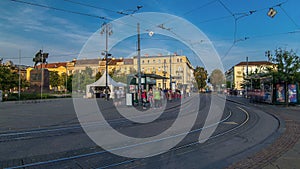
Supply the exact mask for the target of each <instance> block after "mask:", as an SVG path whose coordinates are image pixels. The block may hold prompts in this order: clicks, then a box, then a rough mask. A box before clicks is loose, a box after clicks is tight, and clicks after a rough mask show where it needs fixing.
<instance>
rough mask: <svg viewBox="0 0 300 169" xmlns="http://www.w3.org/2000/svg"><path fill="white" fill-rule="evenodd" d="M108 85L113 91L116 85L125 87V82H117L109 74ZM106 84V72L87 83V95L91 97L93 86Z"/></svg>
mask: <svg viewBox="0 0 300 169" xmlns="http://www.w3.org/2000/svg"><path fill="white" fill-rule="evenodd" d="M107 85H108V87H109V88H110V90H111V91H113V90H114V87H125V86H126V84H125V83H121V82H116V81H114V79H112V78H111V77H110V76H109V75H107ZM105 86H106V72H104V73H103V75H102V76H101V77H100V78H99V79H98V80H97V81H96V82H94V83H92V84H88V85H86V97H87V98H91V97H92V93H91V92H90V91H91V90H90V89H91V87H105Z"/></svg>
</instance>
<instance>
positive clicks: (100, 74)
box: [96, 72, 102, 81]
mask: <svg viewBox="0 0 300 169" xmlns="http://www.w3.org/2000/svg"><path fill="white" fill-rule="evenodd" d="M101 76H102V73H101V72H97V73H96V81H97V80H98V79H100V77H101Z"/></svg>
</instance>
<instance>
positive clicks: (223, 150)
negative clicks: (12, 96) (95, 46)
mask: <svg viewBox="0 0 300 169" xmlns="http://www.w3.org/2000/svg"><path fill="white" fill-rule="evenodd" d="M196 98H198V99H199V100H198V99H196ZM212 99H216V100H213V101H214V102H219V101H220V103H221V102H222V99H223V98H221V97H219V96H215V95H214V97H213V98H212V96H211V95H209V94H203V95H200V96H193V97H189V98H185V99H183V100H177V101H172V102H168V103H167V104H165V109H163V108H161V109H148V110H142V109H141V107H138V108H136V112H137V113H139V114H134V113H133V114H131V113H132V112H133V111H132V109H128V107H127V106H124V105H122V106H117V108H116V107H115V106H113V105H114V103H113V102H112V101H109V102H107V101H103V100H96V103H97V105H98V107H99V109H100V110H102V111H101V112H102V114H103V116H104V118H105V121H106V122H108V124H109V125H110V127H112V128H113V129H114V130H116V131H118V132H119V133H121V134H123V135H126V136H130V137H134V138H140V139H144V138H149V137H153V138H155V137H156V136H157V135H159V134H160V133H162V132H166V131H168V129H169V128H171V127H172V125H173V124H174V123H176V122H177V120H178V119H183V120H186V121H184V122H186V123H184V124H182V128H176V130H173V131H172V132H171V134H169V135H167V137H163V139H154V140H151V142H150V141H148V142H142V143H133V142H129V143H124V142H122V141H120V140H111V142H110V144H109V146H112V147H113V148H112V149H110V151H111V152H108V151H106V150H104V149H103V148H101V147H100V146H98V145H97V144H96V143H95V142H94V141H95V140H94V141H93V140H92V139H91V138H90V137H89V136H88V135H87V134H86V133H85V132H86V131H90V132H92V133H97V132H99V130H100V131H101V132H102V135H101V137H108V138H109V137H110V136H109V135H108V134H107V133H108V131H107V126H105V124H106V122H105V121H104V120H103V119H102V120H103V121H101V120H99V119H97V118H94V116H93V113H94V112H92V113H91V114H88V115H86V117H89V118H85V120H87V121H81V122H83V123H82V124H83V125H85V127H84V128H82V127H81V125H80V123H79V120H78V117H79V116H80V115H79V114H78V113H77V114H76V112H75V109H74V105H73V100H72V99H59V100H46V101H38V102H20V103H13V102H11V103H7V102H6V103H1V104H0V117H1V118H0V152H1V154H0V168H24V167H26V168H224V167H227V166H228V165H230V164H231V163H233V162H236V161H239V160H240V159H242V158H244V157H246V156H247V155H248V154H251V153H253V152H256V151H258V150H259V149H261V148H262V147H264V146H266V145H268V144H269V143H270V142H272V141H274V139H276V137H277V136H278V126H279V121H278V120H277V119H276V118H274V117H273V116H271V115H269V114H266V113H264V112H262V111H261V110H258V109H256V108H255V107H251V106H245V105H239V104H236V103H233V102H226V106H225V109H224V111H223V114H221V116H220V119H218V117H217V115H218V114H216V115H215V117H213V118H211V119H212V120H211V121H209V122H207V119H208V117H209V110H210V109H212V108H211V105H212V104H211V103H212V102H211V101H212ZM80 101H82V102H87V104H90V102H92V99H91V100H86V99H83V100H80ZM196 102H198V104H199V106H198V107H197V105H196V108H197V110H195V109H194V108H195V103H196ZM75 107H76V106H75ZM127 109H128V110H130V112H129V111H124V110H127ZM134 109H135V108H134ZM83 110H87V111H88V110H89V108H88V107H86V108H84V109H83ZM117 110H118V111H123V112H127V113H128V114H120V113H116V112H117ZM213 110H215V111H217V109H213ZM95 115H97V113H95ZM127 115H128V116H127ZM124 116H126V117H128V118H129V119H131V120H129V119H126V118H124ZM84 117H85V116H84ZM188 117H196V118H195V119H188ZM145 119H151V120H152V121H151V122H149V123H146V122H137V121H141V120H145ZM189 120H191V121H195V123H193V125H191V129H190V130H188V131H187V132H186V133H185V131H186V128H188V126H189V125H188V123H189V122H190V121H189ZM212 129H215V130H214V131H213V134H212V136H211V137H210V139H208V140H207V141H205V142H204V143H199V135H200V133H205V132H209V131H210V130H212ZM182 134H184V137H183V139H182V140H180V141H179V143H178V144H176V146H174V147H173V148H171V149H170V150H169V151H166V152H163V153H158V155H156V154H149V157H147V158H128V157H122V156H118V155H116V154H118V153H124V152H132V151H136V150H138V149H139V148H141V150H143V149H142V148H143V147H146V146H148V145H151V146H152V147H153V149H156V150H160V147H158V146H162V145H163V144H164V141H166V142H165V143H168V144H169V143H170V142H167V141H169V140H171V141H175V140H176V139H177V137H180V136H181V135H182ZM185 135H186V136H185ZM200 141H201V140H200ZM202 141H204V140H202ZM202 141H201V142H202ZM164 146H167V145H164ZM117 151H118V152H117ZM137 153H138V152H137Z"/></svg>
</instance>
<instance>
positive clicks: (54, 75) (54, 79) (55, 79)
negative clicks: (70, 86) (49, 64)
mask: <svg viewBox="0 0 300 169" xmlns="http://www.w3.org/2000/svg"><path fill="white" fill-rule="evenodd" d="M49 84H50V85H51V87H52V88H54V90H57V87H58V86H60V84H61V82H60V77H59V74H58V72H57V71H50V72H49Z"/></svg>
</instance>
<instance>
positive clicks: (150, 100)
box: [147, 88, 154, 108]
mask: <svg viewBox="0 0 300 169" xmlns="http://www.w3.org/2000/svg"><path fill="white" fill-rule="evenodd" d="M147 97H148V101H149V104H150V108H153V106H154V99H153V91H152V88H150V89H149V91H148V94H147Z"/></svg>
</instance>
